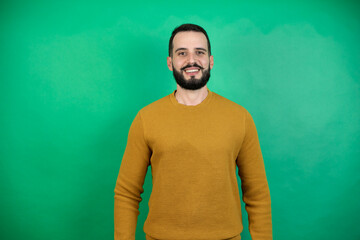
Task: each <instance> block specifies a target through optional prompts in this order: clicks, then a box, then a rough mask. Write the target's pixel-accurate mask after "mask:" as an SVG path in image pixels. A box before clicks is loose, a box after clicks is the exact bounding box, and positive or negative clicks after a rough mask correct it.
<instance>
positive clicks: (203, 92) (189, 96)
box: [175, 85, 208, 106]
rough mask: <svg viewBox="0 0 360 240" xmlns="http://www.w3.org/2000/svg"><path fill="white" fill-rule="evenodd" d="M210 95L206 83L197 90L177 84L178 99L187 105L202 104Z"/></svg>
mask: <svg viewBox="0 0 360 240" xmlns="http://www.w3.org/2000/svg"><path fill="white" fill-rule="evenodd" d="M207 95H208V89H207V87H206V85H205V86H204V87H202V88H200V89H197V90H188V89H184V88H181V87H180V86H177V89H176V92H175V98H176V100H177V101H178V102H179V103H181V104H184V105H187V106H195V105H198V104H200V103H201V102H202V101H204V99H205V98H206V97H207Z"/></svg>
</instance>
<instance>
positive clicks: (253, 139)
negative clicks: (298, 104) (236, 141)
mask: <svg viewBox="0 0 360 240" xmlns="http://www.w3.org/2000/svg"><path fill="white" fill-rule="evenodd" d="M236 163H237V165H238V168H239V176H240V179H241V188H242V192H243V201H244V203H245V209H246V211H247V213H248V218H249V230H250V234H251V237H252V239H253V240H271V239H272V221H271V201H270V191H269V186H268V182H267V179H266V174H265V166H264V161H263V157H262V154H261V149H260V144H259V139H258V135H257V131H256V127H255V123H254V121H253V119H252V117H251V115H250V114H249V113H248V112H246V121H245V137H244V140H243V143H242V146H241V150H240V152H239V155H238V157H237V161H236Z"/></svg>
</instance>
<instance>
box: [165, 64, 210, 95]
mask: <svg viewBox="0 0 360 240" xmlns="http://www.w3.org/2000/svg"><path fill="white" fill-rule="evenodd" d="M193 66H195V67H198V68H200V71H201V72H202V75H201V77H200V78H195V76H191V78H190V79H189V80H186V79H185V77H184V75H183V74H182V71H183V70H184V69H185V68H188V67H193ZM172 67H173V75H174V78H175V81H176V83H177V84H179V86H180V87H182V88H184V89H187V90H197V89H200V88H202V87H204V86H205V85H206V83H207V82H208V81H209V78H210V64H209V67H208V68H207V69H205V70H204V68H202V67H200V66H199V65H197V64H194V65H192V66H190V65H188V66H185V67H183V68H182V69H181V70H180V71H177V70H176V69H175V68H174V65H173V66H172Z"/></svg>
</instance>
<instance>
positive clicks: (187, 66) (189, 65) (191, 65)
mask: <svg viewBox="0 0 360 240" xmlns="http://www.w3.org/2000/svg"><path fill="white" fill-rule="evenodd" d="M189 67H198V68H200V70H203V69H204V68H203V67H201V66H199V65H198V64H196V63H194V64H188V65H186V66H185V67H183V68H181V69H180V70H181V71H184V70H185V68H189Z"/></svg>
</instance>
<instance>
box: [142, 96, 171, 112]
mask: <svg viewBox="0 0 360 240" xmlns="http://www.w3.org/2000/svg"><path fill="white" fill-rule="evenodd" d="M169 98H170V95H166V96H164V97H162V98H160V99H158V100H156V101H154V102H152V103H149V104H148V105H145V106H144V107H143V108H141V109H140V111H139V114H140V115H142V116H149V115H154V114H156V115H158V114H162V113H163V112H164V111H166V109H168V108H169V107H170V106H169V105H170V101H169V100H170V99H169Z"/></svg>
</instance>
